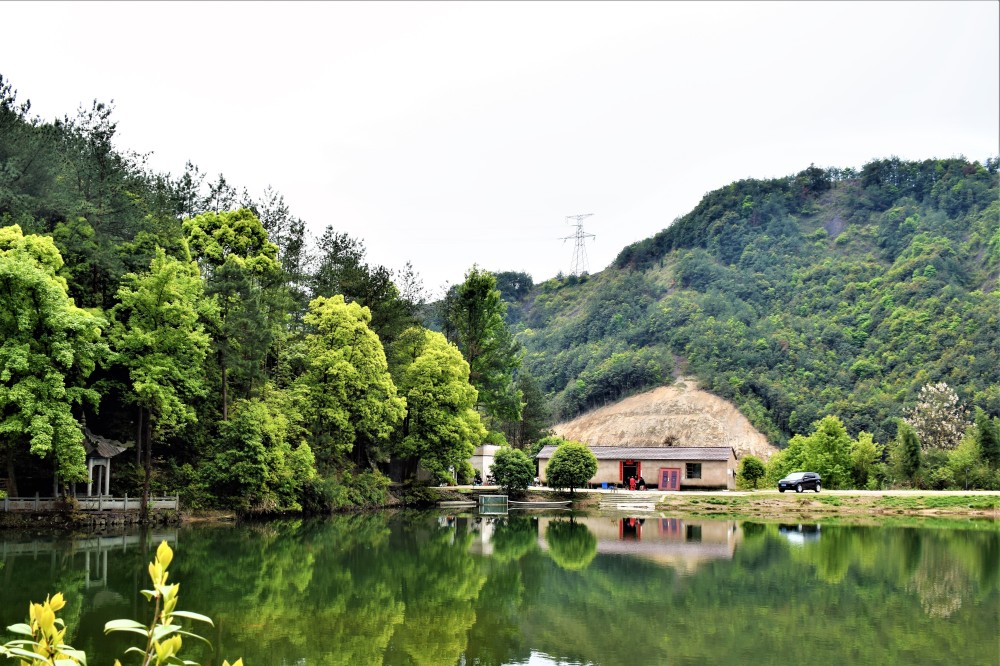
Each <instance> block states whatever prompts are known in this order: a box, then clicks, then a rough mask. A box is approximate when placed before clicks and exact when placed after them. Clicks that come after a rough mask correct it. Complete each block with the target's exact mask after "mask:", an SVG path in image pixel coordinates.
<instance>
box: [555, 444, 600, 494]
mask: <svg viewBox="0 0 1000 666" xmlns="http://www.w3.org/2000/svg"><path fill="white" fill-rule="evenodd" d="M595 474H597V458H596V457H595V456H594V454H593V452H592V451H591V450H590V449H589V448H587V446H586V445H585V444H581V443H580V442H573V441H568V442H566V443H565V444H562V445H560V446H559V448H557V449H556V451H555V453H553V454H552V458H551V459H550V460H549V464H548V465H547V466H546V468H545V480H546V482H547V483H548V484H549V485H550V486H552V487H553V488H569V490H570V492H573V490H574V489H576V488H579V487H581V486H584V485H586V484H587V482H588V481H590V480H591V479H592V478H593V477H594V475H595Z"/></svg>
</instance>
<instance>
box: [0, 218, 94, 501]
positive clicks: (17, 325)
mask: <svg viewBox="0 0 1000 666" xmlns="http://www.w3.org/2000/svg"><path fill="white" fill-rule="evenodd" d="M62 265H63V260H62V257H61V256H60V255H59V251H58V250H57V249H56V246H55V244H54V243H53V242H52V240H51V239H50V238H47V237H44V236H35V235H27V236H25V235H23V234H22V232H21V228H20V227H19V226H17V225H14V226H10V227H0V450H2V451H3V452H4V453H5V454H6V456H5V457H6V467H7V469H6V472H7V474H6V476H7V477H8V478H9V479H10V483H11V488H10V491H11V493H12V494H16V493H17V484H16V479H15V478H14V473H13V469H14V468H13V460H14V456H15V454H16V453H18V451H19V449H20V447H23V446H24V445H25V444H27V448H28V450H29V451H30V452H31V453H32V454H33V455H36V456H39V457H41V458H49V459H51V460H52V461H53V468H54V469H55V472H56V475H57V476H58V477H59V478H60V479H61V480H62V481H63V482H69V481H82V480H85V479H86V478H87V474H86V472H87V467H86V462H85V453H84V450H83V436H82V431H81V428H80V423H79V422H78V421H77V418H76V417H74V415H73V407H74V406H81V407H82V406H83V405H84V404H85V403H89V404H93V405H96V404H97V401H98V399H99V398H98V395H97V393H96V392H95V391H94V390H92V389H91V388H89V387H88V386H87V378H88V377H89V375H90V374H91V372H92V371H93V370H94V368H95V365H96V364H97V362H98V361H101V360H102V359H103V358H104V357H105V356H106V354H107V351H108V349H107V344H106V342H105V341H104V340H103V338H102V337H101V328H102V327H103V326H104V324H105V322H104V320H103V319H102V318H101V317H99V316H97V315H94V314H91V313H89V312H87V311H84V310H81V309H80V308H78V307H76V306H75V305H74V304H73V301H72V299H70V298H69V296H68V295H67V287H66V281H65V280H64V279H63V278H61V277H59V276H58V274H57V273H58V271H59V269H60V268H62Z"/></svg>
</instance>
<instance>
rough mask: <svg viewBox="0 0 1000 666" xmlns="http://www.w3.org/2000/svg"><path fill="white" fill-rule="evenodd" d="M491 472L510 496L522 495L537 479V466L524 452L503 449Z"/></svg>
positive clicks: (497, 455)
mask: <svg viewBox="0 0 1000 666" xmlns="http://www.w3.org/2000/svg"><path fill="white" fill-rule="evenodd" d="M490 472H491V473H492V474H493V477H494V478H495V479H496V482H497V485H499V486H500V487H501V488H503V491H504V492H505V493H507V494H508V495H515V496H517V495H521V494H523V493H524V491H525V490H527V489H528V486H530V485H531V481H532V479H534V477H535V464H534V463H533V462H532V461H531V458H529V457H528V454H526V453H525V452H524V451H521V450H519V449H512V448H510V447H507V446H505V447H503V448H501V449H500V450H499V451H497V454H496V458H495V462H494V463H493V465H492V466H491V467H490Z"/></svg>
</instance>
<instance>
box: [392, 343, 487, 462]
mask: <svg viewBox="0 0 1000 666" xmlns="http://www.w3.org/2000/svg"><path fill="white" fill-rule="evenodd" d="M403 339H405V340H407V341H408V342H407V345H408V348H409V349H410V350H411V352H410V353H411V357H412V359H413V360H412V361H411V362H409V363H408V364H406V365H405V366H402V367H403V370H402V377H401V379H400V391H401V392H402V394H403V396H404V397H405V398H406V408H407V416H406V423H405V427H404V431H403V436H402V438H401V439H400V440H399V441H398V442H397V444H396V446H395V449H394V452H395V453H396V455H399V456H400V457H401V458H403V459H404V460H408V461H410V462H411V466H410V467H411V469H410V470H409V471H410V472H412V471H415V467H414V466H415V464H416V462H419V463H420V464H421V465H423V467H424V468H425V469H427V470H428V471H430V472H431V473H433V474H435V475H437V477H438V478H441V479H444V478H446V474H447V470H448V469H449V468H450V467H455V468H456V469H457V468H458V467H459V466H460V465H462V463H464V462H466V461H468V459H469V458H470V457H471V456H472V453H473V451H474V450H475V447H476V446H478V445H479V444H480V442H482V440H483V438H484V437H486V429H485V428H484V427H483V425H482V422H481V421H480V417H479V414H478V413H477V412H476V410H475V405H476V397H477V392H476V389H475V388H474V387H473V386H472V384H470V383H469V364H468V363H466V362H465V360H464V359H463V358H462V354H461V353H460V352H459V351H458V349H457V348H456V347H455V346H454V345H452V344H450V343H449V342H448V341H447V340H446V339H445V337H444V336H443V335H442V334H440V333H435V332H433V331H427V330H423V329H411V330H410V331H407V332H406V333H405V334H404V336H403Z"/></svg>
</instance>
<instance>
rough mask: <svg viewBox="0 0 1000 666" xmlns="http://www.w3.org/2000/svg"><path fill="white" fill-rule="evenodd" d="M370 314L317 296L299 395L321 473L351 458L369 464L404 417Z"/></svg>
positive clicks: (311, 306) (311, 308) (339, 299)
mask: <svg viewBox="0 0 1000 666" xmlns="http://www.w3.org/2000/svg"><path fill="white" fill-rule="evenodd" d="M370 321H371V313H370V311H369V310H368V308H366V307H362V306H360V305H358V304H357V303H345V302H344V297H343V296H333V297H332V298H323V297H320V298H316V299H313V301H312V302H311V303H310V304H309V312H308V313H307V314H306V316H305V323H306V325H307V326H309V327H311V328H312V331H313V332H312V333H309V334H308V335H307V336H306V339H305V350H306V360H305V362H306V369H305V372H304V373H303V375H302V376H301V377H300V378H299V380H298V384H297V387H296V391H297V392H298V394H299V395H301V396H303V398H304V400H305V404H304V405H303V408H302V411H303V413H304V415H305V416H306V417H307V420H308V421H307V422H308V424H309V427H310V430H311V432H312V435H313V437H314V440H313V452H314V453H315V454H316V457H317V462H318V463H319V465H320V469H321V470H324V469H325V470H328V469H329V468H330V466H331V465H333V464H334V463H335V461H336V460H337V459H338V457H339V456H343V455H346V454H353V457H354V460H355V461H356V462H358V463H361V464H363V465H366V464H367V463H369V462H370V460H371V459H372V458H377V457H378V456H379V452H378V447H379V446H380V445H381V444H382V443H384V442H385V441H386V440H387V439H388V437H389V435H390V434H392V432H393V430H394V428H395V427H396V425H397V424H398V423H399V422H400V421H401V420H402V418H403V416H404V415H405V413H406V403H405V402H404V400H403V399H402V398H400V397H399V396H398V395H397V393H396V385H395V384H394V383H393V381H392V377H390V375H389V370H388V364H387V363H386V359H385V352H384V351H383V349H382V344H381V343H380V342H379V339H378V336H377V335H375V333H374V332H372V330H371V329H370V328H368V323H369V322H370Z"/></svg>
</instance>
